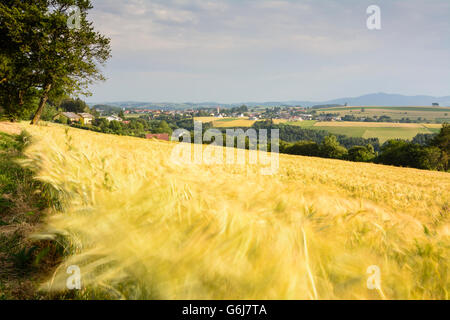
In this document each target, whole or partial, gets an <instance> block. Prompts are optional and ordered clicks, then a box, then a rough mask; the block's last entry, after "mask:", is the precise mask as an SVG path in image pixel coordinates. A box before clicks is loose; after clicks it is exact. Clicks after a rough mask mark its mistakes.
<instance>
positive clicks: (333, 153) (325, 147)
mask: <svg viewBox="0 0 450 320" xmlns="http://www.w3.org/2000/svg"><path fill="white" fill-rule="evenodd" d="M319 153H320V155H321V156H322V157H324V158H331V159H344V158H345V157H346V155H347V149H346V148H345V147H343V146H341V145H340V144H339V142H338V141H337V139H336V136H333V135H330V136H328V137H325V139H324V140H323V142H322V144H321V145H320V147H319Z"/></svg>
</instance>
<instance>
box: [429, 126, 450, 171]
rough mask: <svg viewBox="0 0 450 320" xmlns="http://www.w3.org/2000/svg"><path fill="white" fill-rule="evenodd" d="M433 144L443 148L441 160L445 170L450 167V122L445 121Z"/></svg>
mask: <svg viewBox="0 0 450 320" xmlns="http://www.w3.org/2000/svg"><path fill="white" fill-rule="evenodd" d="M431 146H434V147H438V148H439V149H440V150H441V153H442V154H441V162H442V164H443V166H444V170H445V171H447V170H449V169H450V124H448V123H444V124H443V125H442V129H441V131H440V132H439V134H438V135H437V136H436V137H435V138H434V139H433V141H432V142H431Z"/></svg>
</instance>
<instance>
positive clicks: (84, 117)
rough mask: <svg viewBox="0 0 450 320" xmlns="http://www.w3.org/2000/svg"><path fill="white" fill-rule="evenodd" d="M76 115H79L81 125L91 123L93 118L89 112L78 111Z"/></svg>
mask: <svg viewBox="0 0 450 320" xmlns="http://www.w3.org/2000/svg"><path fill="white" fill-rule="evenodd" d="M78 115H79V116H80V117H81V119H80V122H81V124H83V125H91V124H92V121H94V119H95V118H94V116H93V115H92V114H90V113H79V114H78Z"/></svg>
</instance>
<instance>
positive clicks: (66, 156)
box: [22, 124, 450, 299]
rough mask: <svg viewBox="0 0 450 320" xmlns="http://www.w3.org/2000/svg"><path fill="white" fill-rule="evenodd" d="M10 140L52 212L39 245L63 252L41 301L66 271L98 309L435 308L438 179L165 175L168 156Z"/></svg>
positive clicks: (40, 131) (336, 172) (297, 164)
mask: <svg viewBox="0 0 450 320" xmlns="http://www.w3.org/2000/svg"><path fill="white" fill-rule="evenodd" d="M22 127H23V128H24V129H26V130H27V131H29V132H30V133H31V135H32V137H33V141H34V143H33V144H32V145H31V146H30V147H29V148H28V149H27V150H26V154H27V156H28V158H29V160H28V161H27V163H26V164H27V165H28V166H32V167H35V168H37V169H38V175H37V178H38V179H39V180H41V181H44V182H46V183H49V184H51V185H53V186H54V187H55V188H56V189H57V190H59V192H60V195H61V198H62V199H63V200H64V201H65V209H64V211H63V212H61V213H54V214H52V215H51V216H50V217H49V219H48V221H47V223H46V226H45V227H44V228H43V229H42V231H41V232H40V234H39V237H41V238H46V239H48V238H51V239H62V238H63V239H66V240H65V241H64V243H66V247H67V250H68V252H70V253H71V254H70V255H69V256H68V257H67V259H66V260H65V261H64V262H63V263H62V264H61V266H60V268H58V270H57V272H56V274H55V275H54V277H53V278H52V279H49V282H48V283H46V284H45V285H44V286H43V288H45V289H47V290H63V289H64V288H65V284H66V279H67V273H66V269H67V267H68V266H71V265H77V266H79V267H80V269H81V273H82V282H83V285H84V286H86V290H87V292H90V293H89V294H91V295H90V296H96V295H97V296H98V295H100V296H101V297H105V296H106V297H109V298H111V299H119V298H128V299H448V292H449V288H450V279H449V274H448V258H449V256H448V255H449V250H448V249H449V246H450V241H449V240H450V221H449V213H450V207H449V203H450V194H449V193H448V190H449V189H450V174H449V173H443V172H431V171H421V170H415V169H407V168H396V167H388V166H380V165H374V164H364V163H350V162H345V161H337V160H327V159H318V158H308V157H297V156H288V155H280V168H279V171H278V173H277V174H275V175H270V176H262V175H261V174H260V171H259V169H260V165H253V166H237V165H207V164H197V165H184V166H183V165H181V166H180V165H175V164H173V163H172V162H171V157H170V155H171V152H172V150H173V148H174V146H175V145H176V144H174V143H169V142H158V141H149V140H144V139H138V138H132V137H120V136H115V135H105V134H98V133H94V132H90V131H82V130H77V129H73V128H70V129H67V128H66V127H63V126H59V125H55V124H44V125H42V126H34V127H30V126H28V125H22ZM221 151H224V150H223V149H220V150H219V152H221ZM59 241H61V240H59ZM374 266H375V267H376V268H379V270H380V272H381V273H380V276H381V285H380V286H379V287H376V288H375V289H374V290H372V289H373V288H372V289H369V287H368V286H367V281H368V279H369V278H370V275H371V274H370V270H373V268H374ZM368 272H369V274H368ZM86 290H84V291H83V292H84V293H83V294H86ZM80 294H81V293H80Z"/></svg>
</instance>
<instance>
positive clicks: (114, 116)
mask: <svg viewBox="0 0 450 320" xmlns="http://www.w3.org/2000/svg"><path fill="white" fill-rule="evenodd" d="M105 119H106V120H108V121H110V122H111V121H120V122H122V118H120V117H118V116H116V115H112V116H107V117H105Z"/></svg>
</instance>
